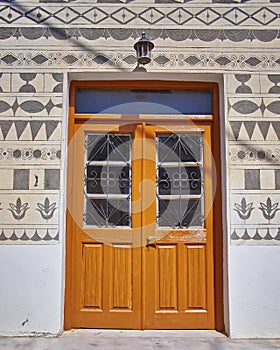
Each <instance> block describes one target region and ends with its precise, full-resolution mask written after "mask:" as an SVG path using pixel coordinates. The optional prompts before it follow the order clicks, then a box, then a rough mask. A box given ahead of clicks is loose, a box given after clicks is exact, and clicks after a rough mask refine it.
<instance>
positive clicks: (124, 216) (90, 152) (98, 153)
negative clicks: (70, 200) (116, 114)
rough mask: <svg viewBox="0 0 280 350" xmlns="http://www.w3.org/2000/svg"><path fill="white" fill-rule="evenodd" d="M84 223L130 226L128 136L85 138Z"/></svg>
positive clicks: (129, 139) (129, 145) (129, 153)
mask: <svg viewBox="0 0 280 350" xmlns="http://www.w3.org/2000/svg"><path fill="white" fill-rule="evenodd" d="M85 148H86V159H85V214H84V222H85V224H86V225H89V226H96V227H119V226H121V227H123V226H130V225H131V135H126V134H106V135H100V134H87V135H86V139H85Z"/></svg>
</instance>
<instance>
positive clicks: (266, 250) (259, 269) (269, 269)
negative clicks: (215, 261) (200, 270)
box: [229, 246, 280, 338]
mask: <svg viewBox="0 0 280 350" xmlns="http://www.w3.org/2000/svg"><path fill="white" fill-rule="evenodd" d="M279 262H280V247H276V246H274V247H267V246H266V247H263V246H262V247H256V246H253V247H248V246H247V247H242V246H238V247H234V246H231V247H230V265H229V277H230V280H229V282H230V284H229V295H230V300H229V304H230V310H229V315H230V336H231V337H232V338H280V288H279V281H280V268H279Z"/></svg>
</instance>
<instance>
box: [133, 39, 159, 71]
mask: <svg viewBox="0 0 280 350" xmlns="http://www.w3.org/2000/svg"><path fill="white" fill-rule="evenodd" d="M154 46H155V45H154V44H153V43H152V42H151V41H150V40H148V39H147V38H146V35H145V33H144V32H143V33H142V38H141V39H140V40H139V41H137V43H135V44H134V49H135V50H136V57H137V62H138V65H139V64H142V65H145V64H148V63H150V62H151V51H152V49H153V48H154Z"/></svg>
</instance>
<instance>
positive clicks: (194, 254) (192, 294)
mask: <svg viewBox="0 0 280 350" xmlns="http://www.w3.org/2000/svg"><path fill="white" fill-rule="evenodd" d="M185 253H186V274H187V276H186V284H187V291H188V292H187V309H188V310H202V309H204V310H206V256H205V255H206V252H205V246H204V245H186V246H185Z"/></svg>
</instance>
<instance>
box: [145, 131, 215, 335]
mask: <svg viewBox="0 0 280 350" xmlns="http://www.w3.org/2000/svg"><path fill="white" fill-rule="evenodd" d="M210 132H211V129H210V126H209V125H206V126H205V125H204V126H198V127H194V125H192V126H185V127H173V126H172V125H171V126H170V125H169V126H168V128H167V127H155V126H145V127H144V130H143V133H144V138H143V140H148V142H145V141H144V144H143V178H144V179H145V180H146V181H151V182H152V183H154V184H155V186H154V190H153V191H154V193H152V192H151V189H150V188H145V187H144V189H143V194H142V195H143V197H144V198H145V197H148V196H153V203H152V204H151V205H150V206H146V207H145V208H143V211H142V215H143V218H142V231H143V234H142V243H143V259H144V263H143V276H144V280H143V289H144V299H143V301H144V305H143V310H144V311H143V328H145V329H213V328H215V322H214V316H215V315H214V272H213V213H212V204H213V181H214V178H215V173H214V169H213V162H212V156H211V154H212V153H211V137H210V136H211V135H210Z"/></svg>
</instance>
